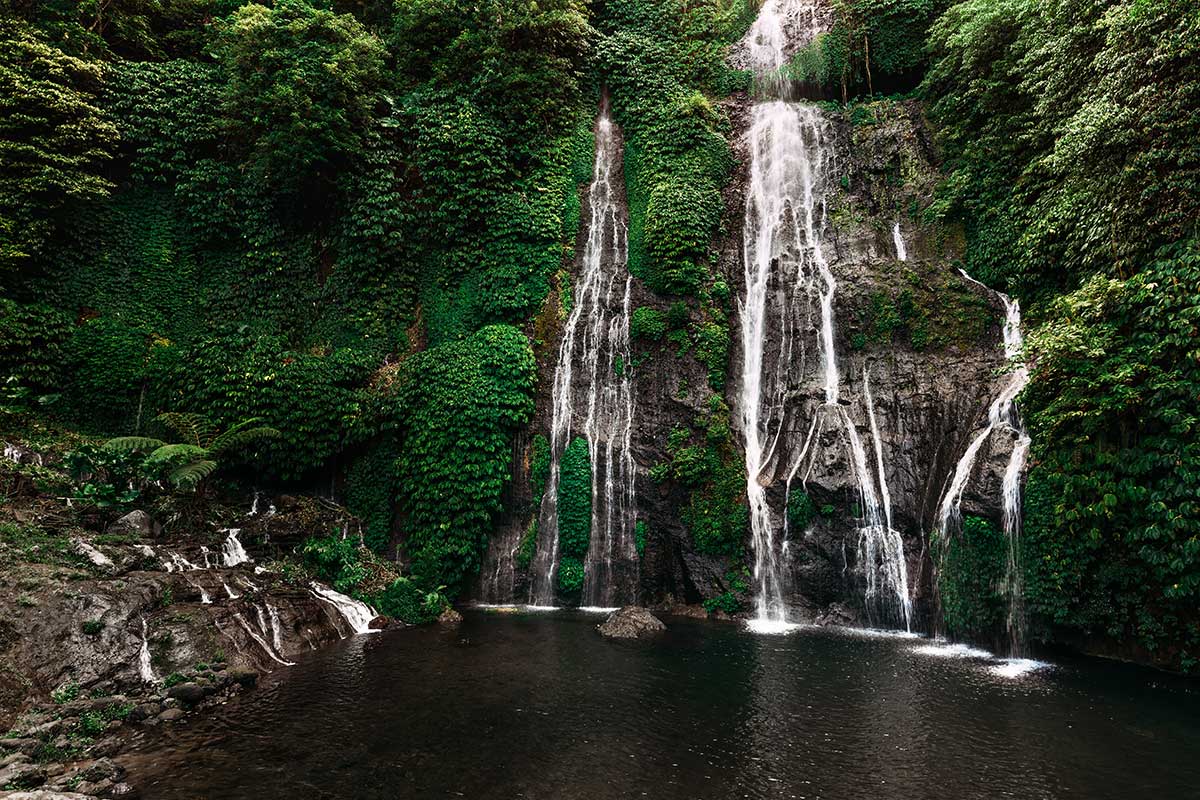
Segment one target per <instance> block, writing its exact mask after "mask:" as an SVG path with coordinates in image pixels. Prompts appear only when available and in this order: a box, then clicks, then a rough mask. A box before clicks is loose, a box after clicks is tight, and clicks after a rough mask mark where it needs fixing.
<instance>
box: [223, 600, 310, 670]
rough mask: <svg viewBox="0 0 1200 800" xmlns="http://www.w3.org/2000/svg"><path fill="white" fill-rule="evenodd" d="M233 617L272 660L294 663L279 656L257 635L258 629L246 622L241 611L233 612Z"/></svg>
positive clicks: (288, 663)
mask: <svg viewBox="0 0 1200 800" xmlns="http://www.w3.org/2000/svg"><path fill="white" fill-rule="evenodd" d="M233 618H234V619H236V620H237V622H238V624H239V625H241V626H242V629H243V630H244V631H246V634H247V635H248V636H249V637H250V638H251V639H253V640H254V643H255V644H257V645H258V646H259V647H261V648H262V651H263V652H264V653H266V654H267V657H268V658H270V659H271V660H272V661H274V662H276V663H278V664H282V665H283V666H285V667H292V666H295V665H296V662H294V661H288V660H287V659H284V658H280V657H279V655H278V654H277V653H276V652H275V650H274V649H272V647H271V645H269V644H267V640H266V639H264V638H263V637H262V636H261V635H259V633H258V631H256V630H254V628H252V627H250V623H248V622H246V618H245V617H243V616H242V615H241V612H238V611H235V612H233Z"/></svg>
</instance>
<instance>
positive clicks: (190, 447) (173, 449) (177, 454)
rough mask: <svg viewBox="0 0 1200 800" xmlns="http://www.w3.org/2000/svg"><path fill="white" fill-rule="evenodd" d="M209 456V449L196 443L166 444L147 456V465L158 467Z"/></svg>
mask: <svg viewBox="0 0 1200 800" xmlns="http://www.w3.org/2000/svg"><path fill="white" fill-rule="evenodd" d="M207 457H208V451H207V450H205V449H204V448H203V447H197V446H196V445H194V444H164V445H163V446H162V447H160V448H158V449H157V450H155V451H154V452H153V453H151V454H150V455H149V457H147V458H146V466H147V467H156V466H161V465H162V464H166V463H170V462H176V461H180V460H183V459H187V460H188V461H189V462H191V461H199V460H200V459H203V458H207Z"/></svg>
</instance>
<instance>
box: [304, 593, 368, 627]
mask: <svg viewBox="0 0 1200 800" xmlns="http://www.w3.org/2000/svg"><path fill="white" fill-rule="evenodd" d="M309 588H310V589H312V593H313V595H314V596H315V597H316V598H317V599H319V600H322V601H324V602H326V603H328V604H329V605H331V606H333V607H334V608H336V609H337V612H338V613H339V614H341V615H342V619H344V620H346V624H347V625H349V626H350V630H352V631H353V632H354V633H356V634H358V633H374V632H375V631H373V630H372V629H371V620H373V619H375V618H376V617H378V616H379V614H377V613H376V612H375V609H373V608H371V607H370V606H369V605H367V604H366V603H362V602H359V601H358V600H355V599H354V598H353V597H347V596H346V595H344V594H342V593H341V592H338V591H335V590H333V589H331V588H329V587H328V586H322V585H321V584H319V583H316V582H315V581H314V582H313V583H311V584H309Z"/></svg>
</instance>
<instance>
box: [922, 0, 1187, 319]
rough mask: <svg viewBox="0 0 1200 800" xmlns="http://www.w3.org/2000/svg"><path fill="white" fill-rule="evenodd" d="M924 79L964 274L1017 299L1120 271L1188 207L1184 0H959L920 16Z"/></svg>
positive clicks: (1176, 225) (1172, 228)
mask: <svg viewBox="0 0 1200 800" xmlns="http://www.w3.org/2000/svg"><path fill="white" fill-rule="evenodd" d="M931 48H932V54H933V61H932V65H931V68H930V72H929V75H928V78H927V79H926V89H927V91H928V92H929V93H930V95H931V96H932V98H933V100H934V103H933V107H932V115H933V117H934V118H935V119H936V120H937V121H938V122H939V123H940V125H941V129H942V136H943V141H944V143H945V146H946V151H947V156H948V158H949V166H950V167H951V174H950V178H949V180H948V181H947V183H946V186H945V190H944V192H943V195H942V199H941V202H940V204H939V205H938V206H937V207H936V209H935V211H936V212H937V213H940V214H945V215H952V216H953V217H954V218H957V219H961V220H962V221H963V222H964V223H965V224H966V226H967V234H968V245H969V246H968V250H967V262H968V270H969V271H970V272H971V273H972V274H973V275H974V276H975V277H977V278H979V279H980V280H982V281H984V282H985V283H987V284H989V285H993V286H998V287H1001V288H1003V287H1004V286H1008V287H1009V288H1010V290H1015V291H1016V292H1017V293H1019V294H1021V295H1022V296H1025V297H1027V298H1030V297H1035V296H1038V295H1040V294H1042V293H1045V292H1047V291H1061V290H1063V289H1067V290H1070V289H1073V288H1074V286H1075V284H1076V282H1077V281H1078V280H1080V279H1082V278H1086V277H1087V276H1089V275H1091V274H1103V275H1111V276H1115V277H1121V276H1122V275H1129V274H1131V273H1132V272H1133V271H1135V270H1136V269H1138V268H1139V267H1140V266H1141V265H1142V264H1143V263H1145V261H1146V259H1147V258H1148V257H1149V256H1150V255H1152V254H1153V253H1154V252H1155V250H1156V249H1157V248H1158V247H1160V246H1162V245H1165V244H1170V243H1172V242H1175V241H1178V240H1180V239H1183V238H1186V237H1187V236H1188V235H1189V234H1190V233H1191V232H1192V231H1193V230H1194V226H1195V221H1196V219H1197V218H1198V217H1200V147H1197V146H1196V143H1197V142H1198V141H1200V118H1198V117H1197V115H1196V113H1195V109H1196V108H1197V106H1198V105H1200V18H1198V17H1197V15H1196V13H1195V6H1194V4H1193V3H1191V2H1190V0H1123V1H1122V2H1117V3H1112V2H1107V1H1105V2H1101V1H1100V0H1079V2H1049V3H1044V2H1035V0H1001V1H1000V2H992V0H969V2H963V3H959V4H957V5H955V6H953V7H952V8H951V9H950V10H949V11H948V12H947V13H946V14H945V15H944V16H943V17H942V18H941V19H940V20H938V22H937V24H936V25H935V26H934V29H933V32H932V37H931Z"/></svg>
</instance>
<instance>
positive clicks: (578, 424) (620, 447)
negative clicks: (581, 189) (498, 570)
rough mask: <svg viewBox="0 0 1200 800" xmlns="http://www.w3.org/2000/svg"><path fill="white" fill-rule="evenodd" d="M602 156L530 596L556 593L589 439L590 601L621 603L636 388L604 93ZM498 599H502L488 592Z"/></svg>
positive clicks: (557, 385) (633, 578)
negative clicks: (568, 467) (563, 534)
mask: <svg viewBox="0 0 1200 800" xmlns="http://www.w3.org/2000/svg"><path fill="white" fill-rule="evenodd" d="M595 134H596V162H595V171H594V173H593V178H592V182H591V184H590V187H589V189H588V197H587V201H588V204H587V205H588V210H589V216H588V220H587V225H588V228H587V238H586V241H585V243H584V247H583V250H582V256H581V260H580V270H579V274H578V276H577V277H576V279H575V292H574V299H573V303H572V307H571V312H570V314H569V315H568V317H567V320H566V323H565V326H564V329H563V334H562V342H561V344H560V345H559V351H558V363H557V366H556V368H555V372H554V390H553V391H554V396H553V414H552V420H551V427H550V437H549V438H550V474H549V478H548V480H547V483H546V487H545V492H544V494H543V496H542V505H541V508H540V510H539V514H538V533H537V536H538V541H537V551H536V555H535V558H534V562H533V568H532V572H533V583H532V589H531V594H530V602H531V603H532V604H533V605H536V606H552V605H554V603H555V599H556V595H557V592H558V587H557V582H556V578H557V575H558V571H559V565H560V562H561V553H560V548H559V498H558V493H559V487H560V479H561V461H562V457H563V453H564V452H565V451H566V449H567V447H568V445H570V443H571V441H572V439H574V438H576V437H580V436H582V437H583V438H584V439H586V441H587V450H588V456H589V460H590V464H591V473H592V486H591V504H592V514H591V539H590V542H589V545H588V549H587V554H586V560H585V561H584V564H583V567H584V570H583V592H582V599H583V603H584V604H585V605H590V606H616V605H619V604H621V603H626V602H632V601H633V600H634V599H635V597H636V594H637V584H638V556H637V550H636V543H635V534H634V525H635V514H636V505H635V501H636V497H635V488H634V479H635V468H636V466H635V464H634V460H633V451H632V448H631V446H630V439H631V435H632V430H633V417H634V389H633V369H632V356H631V352H630V338H629V320H630V302H631V292H632V288H633V287H632V283H633V279H632V277H631V276H630V275H629V272H628V269H627V259H628V235H629V231H628V218H627V211H626V208H625V201H624V196H623V185H622V183H623V182H622V177H621V172H620V168H621V159H622V155H623V148H622V139H621V131H620V129H619V128H618V127H617V125H616V124H615V123H614V122H613V121H612V119H611V118H610V116H609V111H608V104H607V100H606V101H605V103H604V104H603V106H602V108H601V112H600V116H599V118H598V119H597V121H596V128H595ZM491 599H500V598H491Z"/></svg>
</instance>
